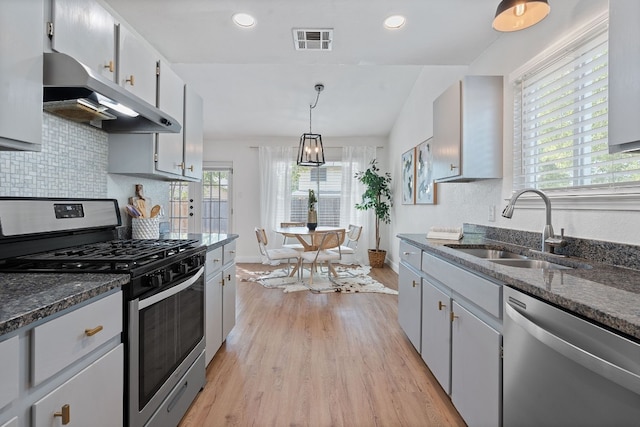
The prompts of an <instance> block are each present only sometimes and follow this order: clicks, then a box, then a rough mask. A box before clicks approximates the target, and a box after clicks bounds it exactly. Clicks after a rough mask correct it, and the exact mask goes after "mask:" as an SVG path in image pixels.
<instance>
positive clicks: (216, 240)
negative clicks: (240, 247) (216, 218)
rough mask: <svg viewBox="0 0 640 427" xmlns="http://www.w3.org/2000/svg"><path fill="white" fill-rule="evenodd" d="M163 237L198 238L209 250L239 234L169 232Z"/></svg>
mask: <svg viewBox="0 0 640 427" xmlns="http://www.w3.org/2000/svg"><path fill="white" fill-rule="evenodd" d="M160 237H162V238H163V239H193V240H198V241H200V243H201V244H202V245H203V246H206V247H207V250H208V251H210V250H212V249H215V248H218V247H220V246H223V245H226V244H227V243H229V242H231V241H233V240H235V239H237V238H238V237H239V236H238V235H237V234H218V233H167V234H163V235H162V236H160Z"/></svg>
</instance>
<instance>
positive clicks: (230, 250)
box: [222, 240, 236, 264]
mask: <svg viewBox="0 0 640 427" xmlns="http://www.w3.org/2000/svg"><path fill="white" fill-rule="evenodd" d="M235 259H236V241H235V240H234V241H233V242H230V243H227V244H226V245H224V256H223V257H222V262H223V263H224V264H229V263H230V262H233V261H234V260H235Z"/></svg>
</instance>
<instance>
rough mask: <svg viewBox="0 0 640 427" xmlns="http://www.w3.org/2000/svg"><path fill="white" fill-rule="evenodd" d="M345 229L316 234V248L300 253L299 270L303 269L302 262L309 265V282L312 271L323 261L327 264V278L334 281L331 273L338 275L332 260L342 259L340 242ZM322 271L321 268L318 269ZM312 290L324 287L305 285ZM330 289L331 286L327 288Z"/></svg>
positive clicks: (311, 279)
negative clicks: (316, 287)
mask: <svg viewBox="0 0 640 427" xmlns="http://www.w3.org/2000/svg"><path fill="white" fill-rule="evenodd" d="M344 236H345V231H344V230H341V231H328V232H326V233H322V235H321V236H318V240H319V241H318V245H317V247H318V250H316V251H307V252H302V253H301V254H300V270H299V271H303V267H304V263H305V262H306V263H308V264H310V265H309V272H310V273H309V274H310V277H309V284H310V285H312V284H313V273H314V271H316V267H317V266H321V265H322V264H323V263H326V264H327V278H328V279H329V281H330V282H331V283H335V282H334V279H332V277H331V275H332V274H333V276H334V277H338V273H337V272H336V271H335V268H334V267H333V262H339V261H340V260H341V259H342V251H341V250H340V244H341V243H342V242H343V241H344ZM318 271H320V272H322V268H320V269H318ZM307 287H308V288H309V289H310V290H311V291H313V292H322V291H323V290H325V289H314V288H311V286H307ZM327 289H331V288H327Z"/></svg>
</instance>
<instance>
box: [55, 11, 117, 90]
mask: <svg viewBox="0 0 640 427" xmlns="http://www.w3.org/2000/svg"><path fill="white" fill-rule="evenodd" d="M52 6H53V7H52V20H53V36H52V38H51V48H52V49H53V50H55V51H56V52H60V53H66V54H67V55H70V56H72V57H73V58H75V59H77V60H78V61H80V62H81V63H83V64H84V65H86V66H88V67H89V68H91V69H92V70H94V71H96V72H98V73H99V74H101V75H102V76H104V77H105V78H106V79H108V80H111V81H115V79H116V55H115V20H114V18H113V16H111V14H110V13H109V12H108V11H107V10H106V9H104V8H103V7H102V6H100V5H99V4H98V3H96V2H94V1H91V0H53V5H52Z"/></svg>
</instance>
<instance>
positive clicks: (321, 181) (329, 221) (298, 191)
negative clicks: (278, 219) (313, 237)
mask: <svg viewBox="0 0 640 427" xmlns="http://www.w3.org/2000/svg"><path fill="white" fill-rule="evenodd" d="M292 170H293V173H292V174H291V218H290V219H291V221H295V222H298V221H300V222H307V211H308V200H309V190H310V189H313V190H314V191H315V193H316V197H317V199H318V204H317V210H318V224H322V225H323V226H329V227H337V226H339V225H340V194H341V192H340V189H341V186H342V163H341V162H327V163H325V164H324V165H323V166H319V167H315V166H313V167H306V166H297V165H296V164H295V162H292Z"/></svg>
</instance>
